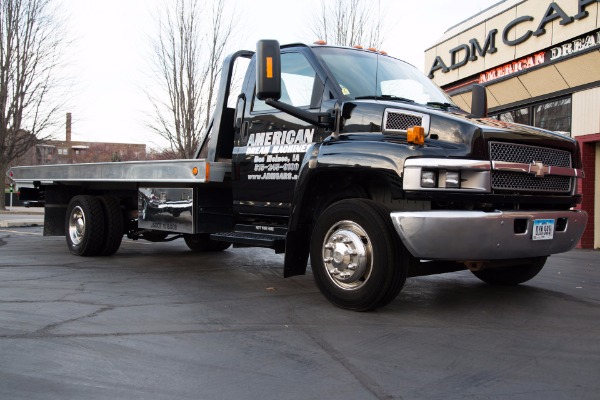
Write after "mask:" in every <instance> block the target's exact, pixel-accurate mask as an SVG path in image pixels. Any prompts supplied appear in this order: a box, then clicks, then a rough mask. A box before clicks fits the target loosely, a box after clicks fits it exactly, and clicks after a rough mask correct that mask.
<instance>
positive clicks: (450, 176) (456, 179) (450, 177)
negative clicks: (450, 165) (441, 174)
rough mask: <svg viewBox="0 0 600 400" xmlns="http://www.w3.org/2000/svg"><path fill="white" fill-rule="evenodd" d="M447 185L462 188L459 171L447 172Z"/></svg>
mask: <svg viewBox="0 0 600 400" xmlns="http://www.w3.org/2000/svg"><path fill="white" fill-rule="evenodd" d="M446 187H447V188H453V189H458V188H460V172H459V171H447V172H446Z"/></svg>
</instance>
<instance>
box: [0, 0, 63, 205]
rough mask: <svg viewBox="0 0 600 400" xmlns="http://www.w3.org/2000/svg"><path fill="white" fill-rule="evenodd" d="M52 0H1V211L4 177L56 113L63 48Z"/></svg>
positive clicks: (61, 35) (59, 100)
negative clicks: (59, 69)
mask: <svg viewBox="0 0 600 400" xmlns="http://www.w3.org/2000/svg"><path fill="white" fill-rule="evenodd" d="M64 31H65V29H64V27H63V23H62V21H61V20H59V19H58V14H57V10H56V8H54V2H53V0H0V173H1V174H2V178H0V193H1V196H0V209H4V208H5V199H4V191H5V180H4V173H5V171H6V170H7V169H8V167H9V165H10V163H11V162H12V161H13V160H15V159H17V158H18V157H21V156H22V155H24V154H25V153H26V152H27V151H28V150H29V149H30V148H31V147H32V146H34V145H35V144H37V143H39V142H41V141H43V140H45V139H47V138H48V136H43V135H44V134H45V132H47V128H49V127H50V125H51V124H52V122H53V121H54V120H53V117H54V116H55V115H57V113H56V112H57V111H58V108H59V106H60V102H61V100H63V99H59V98H58V97H57V96H55V91H56V90H57V89H59V88H60V85H59V80H58V78H57V77H58V75H57V69H58V67H59V65H60V63H61V54H63V51H62V50H63V48H64V46H65V45H66V41H65V36H64V34H63V32H64Z"/></svg>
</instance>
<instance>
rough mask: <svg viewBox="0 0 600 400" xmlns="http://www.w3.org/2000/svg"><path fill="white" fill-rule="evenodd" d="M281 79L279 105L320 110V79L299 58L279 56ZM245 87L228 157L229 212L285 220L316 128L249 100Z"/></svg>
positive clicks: (251, 97) (293, 54) (251, 94)
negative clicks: (231, 174)
mask: <svg viewBox="0 0 600 400" xmlns="http://www.w3.org/2000/svg"><path fill="white" fill-rule="evenodd" d="M281 77H282V83H281V86H282V97H281V99H280V101H282V102H285V103H288V104H291V105H294V106H296V107H301V108H305V109H307V110H314V111H315V112H319V110H320V106H321V102H322V99H323V81H322V79H321V78H320V77H319V76H318V74H317V73H316V70H315V68H314V67H313V65H312V64H311V63H310V62H309V60H308V59H307V57H306V56H305V55H304V54H302V53H301V52H294V51H289V52H285V53H282V54H281ZM249 88H250V89H249V90H250V92H249V93H248V92H247V96H246V98H247V100H246V105H245V112H244V117H243V119H242V123H241V127H240V128H239V134H238V135H237V137H236V148H235V150H234V155H233V162H234V166H233V167H234V183H233V199H234V211H235V212H236V213H237V214H246V215H249V216H260V215H268V216H280V217H282V218H287V216H288V215H289V210H290V207H291V203H292V198H293V192H294V187H295V184H296V180H297V179H298V173H299V170H300V164H301V162H302V159H303V157H304V154H305V152H306V149H307V148H308V147H309V146H310V144H311V143H313V142H314V141H316V138H317V135H316V131H317V129H316V127H315V126H311V125H310V124H309V123H307V122H304V121H302V120H299V119H297V118H295V117H292V116H290V115H289V114H287V113H284V112H282V111H279V110H276V109H274V108H272V107H270V106H268V105H266V104H265V102H264V101H261V100H259V99H257V98H256V97H255V96H254V93H255V92H254V89H253V88H254V85H249ZM238 113H239V109H238ZM282 222H284V221H282Z"/></svg>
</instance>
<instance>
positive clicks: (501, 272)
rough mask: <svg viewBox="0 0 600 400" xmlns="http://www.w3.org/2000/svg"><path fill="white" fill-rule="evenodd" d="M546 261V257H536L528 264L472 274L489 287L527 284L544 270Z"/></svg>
mask: <svg viewBox="0 0 600 400" xmlns="http://www.w3.org/2000/svg"><path fill="white" fill-rule="evenodd" d="M546 259H547V257H537V258H533V259H531V260H530V261H528V262H524V263H520V264H516V265H511V266H508V267H498V268H490V269H484V270H481V271H472V272H473V275H475V276H476V277H477V278H479V279H481V280H482V281H484V282H485V283H489V284H490V285H504V286H514V285H518V284H520V283H524V282H527V281H528V280H530V279H532V278H533V277H534V276H536V275H537V274H538V273H539V272H540V271H541V270H542V268H544V264H545V263H546Z"/></svg>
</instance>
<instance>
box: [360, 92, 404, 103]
mask: <svg viewBox="0 0 600 400" xmlns="http://www.w3.org/2000/svg"><path fill="white" fill-rule="evenodd" d="M354 99H355V100H392V101H401V102H404V103H414V102H415V101H414V100H412V99H407V98H405V97H398V96H392V95H389V94H382V95H381V96H358V97H355V98H354Z"/></svg>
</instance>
